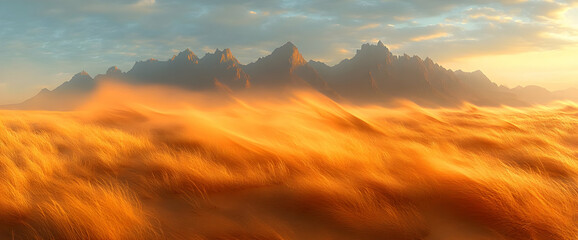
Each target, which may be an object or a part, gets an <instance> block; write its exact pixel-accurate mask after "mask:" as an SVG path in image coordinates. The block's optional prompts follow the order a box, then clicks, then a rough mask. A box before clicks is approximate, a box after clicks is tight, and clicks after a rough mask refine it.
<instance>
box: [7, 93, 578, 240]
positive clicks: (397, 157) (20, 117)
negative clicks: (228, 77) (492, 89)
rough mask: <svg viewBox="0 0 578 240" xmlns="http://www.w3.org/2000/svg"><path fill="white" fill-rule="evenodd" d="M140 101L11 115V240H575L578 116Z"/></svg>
mask: <svg viewBox="0 0 578 240" xmlns="http://www.w3.org/2000/svg"><path fill="white" fill-rule="evenodd" d="M146 96H147V97H150V96H149V95H146ZM107 97H109V96H107ZM122 97H126V95H123V96H122ZM132 97H134V96H132ZM129 99H131V100H127V101H124V102H123V103H122V104H114V105H107V107H106V108H104V107H102V105H93V106H90V107H89V108H85V109H83V110H81V111H76V112H32V111H0V238H2V239H11V238H14V239H432V240H433V239H524V240H527V239H544V240H546V239H548V240H549V239H568V240H574V239H576V238H577V237H578V161H577V158H578V137H577V136H578V135H576V134H577V133H578V106H576V105H574V104H572V103H558V104H555V105H552V106H549V107H533V108H523V109H514V108H478V107H476V106H471V105H464V106H463V107H462V108H460V109H425V108H421V107H418V106H415V105H412V104H410V103H403V104H402V106H400V107H396V108H381V107H365V108H359V107H348V106H340V105H337V104H335V103H333V102H331V101H329V100H327V99H325V98H323V97H320V96H316V95H311V94H309V93H303V92H299V93H295V96H294V97H293V98H291V100H290V101H280V100H277V101H274V102H271V101H266V100H255V99H252V100H251V99H244V100H240V99H235V98H232V99H229V100H228V101H223V102H222V103H219V104H215V103H212V105H211V106H208V107H202V106H204V105H203V104H198V102H195V101H192V102H191V104H179V105H178V106H175V105H170V104H168V103H167V102H162V103H155V101H153V100H150V99H149V100H150V101H132V100H133V98H129ZM153 99H155V100H158V99H159V98H158V96H156V97H153ZM192 100H194V99H192ZM95 101H98V99H97V100H95ZM114 101H115V100H110V102H114ZM171 101H172V100H171ZM110 102H109V103H107V104H110ZM137 103H138V104H137Z"/></svg>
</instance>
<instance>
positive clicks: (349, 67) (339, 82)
mask: <svg viewBox="0 0 578 240" xmlns="http://www.w3.org/2000/svg"><path fill="white" fill-rule="evenodd" d="M105 80H114V81H121V82H124V83H130V84H135V85H147V84H154V85H167V86H172V87H178V88H183V89H189V90H202V91H207V90H209V91H215V90H216V91H222V90H226V91H227V92H229V91H252V89H266V90H271V91H279V92H281V91H285V90H287V89H295V88H305V89H314V90H316V91H319V92H321V93H323V94H325V95H327V96H329V97H331V98H333V99H335V100H337V101H346V102H350V103H357V104H384V103H386V102H388V101H390V100H392V99H409V100H412V101H414V102H416V103H418V104H421V105H426V106H457V105H459V104H461V103H462V102H465V101H467V102H472V103H474V104H477V105H490V106H497V105H510V106H525V105H530V104H544V103H548V102H550V101H553V100H561V99H570V100H574V101H578V90H577V89H568V90H565V91H557V92H550V91H548V90H546V89H544V88H541V87H538V86H527V87H516V88H513V89H510V88H507V87H504V86H498V85H497V84H495V83H493V82H492V81H490V79H488V78H487V77H486V76H485V75H484V74H483V73H482V72H481V71H475V72H463V71H461V70H457V71H452V70H449V69H445V68H443V67H442V66H440V65H438V64H436V63H435V62H433V60H431V59H430V58H426V59H425V60H422V59H421V58H420V57H418V56H411V57H410V56H408V55H405V54H404V55H402V56H396V55H393V54H392V53H391V52H390V51H389V49H388V48H387V47H386V46H385V45H384V44H383V43H382V42H381V41H379V42H378V43H377V44H376V45H372V44H363V45H362V46H361V49H360V50H357V53H356V54H355V56H353V57H352V58H351V59H345V60H343V61H341V62H340V63H339V64H337V65H335V66H328V65H326V64H325V63H322V62H317V61H312V60H311V61H309V62H307V61H306V60H305V59H304V58H303V56H302V55H301V53H299V50H298V49H297V47H296V46H295V45H293V43H291V42H287V43H286V44H284V45H283V46H281V47H279V48H277V49H275V50H273V52H272V53H271V54H270V55H268V56H265V57H262V58H259V59H258V60H257V61H255V62H254V63H250V64H248V65H242V64H240V63H239V61H238V60H237V59H236V58H235V57H234V56H233V54H232V53H231V51H230V49H225V50H219V49H217V50H215V52H213V53H206V54H205V56H203V57H202V58H199V57H197V56H196V55H195V54H194V53H193V52H192V51H191V50H189V49H186V50H184V51H182V52H180V53H179V54H177V55H175V56H173V57H172V58H171V59H169V60H167V61H159V60H156V59H149V60H147V61H139V62H136V63H135V64H134V66H133V67H132V69H130V70H129V71H128V72H126V73H123V72H122V71H121V70H120V69H118V68H117V67H111V68H109V69H108V71H107V72H106V74H103V75H97V76H96V77H95V78H94V79H93V78H91V77H90V76H89V75H88V74H87V73H86V72H84V71H83V72H81V73H78V74H76V75H75V76H74V77H73V78H72V79H70V81H67V82H65V83H63V84H62V85H60V86H59V87H57V88H55V89H54V90H52V91H50V90H48V89H42V91H40V92H39V93H38V94H37V95H36V96H34V97H32V98H31V99H28V100H26V101H24V102H23V103H20V104H14V105H9V106H4V107H3V108H13V109H47V110H67V109H73V108H74V107H76V106H78V105H80V104H82V103H83V102H84V101H86V100H87V99H88V97H89V96H90V94H91V93H92V92H94V90H95V89H96V87H97V86H98V83H99V82H102V81H105Z"/></svg>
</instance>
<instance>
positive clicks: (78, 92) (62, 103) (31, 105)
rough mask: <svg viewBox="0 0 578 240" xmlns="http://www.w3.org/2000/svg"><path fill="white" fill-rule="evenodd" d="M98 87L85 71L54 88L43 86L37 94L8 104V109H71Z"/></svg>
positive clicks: (86, 98)
mask: <svg viewBox="0 0 578 240" xmlns="http://www.w3.org/2000/svg"><path fill="white" fill-rule="evenodd" d="M95 87H96V81H95V80H94V79H93V78H92V77H91V76H90V75H88V73H86V72H85V71H82V72H79V73H77V74H76V75H74V76H73V77H72V78H71V79H70V80H69V81H67V82H64V83H63V84H62V85H60V86H58V87H57V88H55V89H54V90H52V91H50V90H48V89H46V88H43V89H42V90H41V91H40V92H39V93H38V94H36V96H34V97H32V98H30V99H28V100H26V101H24V102H22V103H20V104H14V105H6V106H5V107H4V108H8V109H23V110H28V109H30V110H36V109H41V110H69V109H73V108H75V107H77V106H79V105H81V104H82V103H84V102H85V101H86V100H88V98H89V97H90V95H91V93H92V92H93V90H94V89H95Z"/></svg>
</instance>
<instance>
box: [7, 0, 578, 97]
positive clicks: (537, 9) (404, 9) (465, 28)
mask: <svg viewBox="0 0 578 240" xmlns="http://www.w3.org/2000/svg"><path fill="white" fill-rule="evenodd" d="M379 40H381V41H382V42H383V43H384V44H385V45H386V46H387V47H388V48H389V49H390V50H391V51H392V52H393V53H394V54H397V55H401V54H405V53H406V54H408V55H418V56H420V57H422V58H425V57H430V58H432V59H433V60H434V61H436V62H438V63H440V64H441V65H442V66H444V67H446V68H450V69H453V70H457V69H462V70H464V71H475V70H482V71H483V72H484V73H485V74H486V75H487V76H488V77H489V78H490V79H491V80H492V81H494V82H496V83H498V84H503V85H505V86H508V87H515V86H517V85H523V86H525V85H540V86H543V87H546V88H547V89H550V90H560V89H566V88H570V87H575V88H578V61H576V59H577V58H576V56H578V0H549V1H547V0H544V1H535V0H498V1H490V0H447V1H441V0H403V1H401V0H381V1H378V0H374V1H372V0H319V1H306V0H294V1H287V0H249V1H238V0H195V1H188V0H82V1H80V0H0V104H8V103H16V102H20V101H22V100H24V99H27V98H29V97H31V96H33V95H35V94H36V93H37V92H38V91H40V90H41V89H42V88H48V89H53V88H55V87H57V86H58V85H60V84H61V83H63V82H65V81H67V80H69V79H70V78H71V77H72V76H73V75H74V74H75V73H77V72H80V71H82V70H85V71H87V72H88V73H89V74H90V75H91V76H95V75H97V74H100V73H105V72H106V70H107V69H108V67H110V66H118V67H119V68H120V69H121V70H123V71H128V70H130V68H131V67H132V65H133V64H134V62H136V61H141V60H146V59H150V58H156V59H159V60H166V59H169V58H171V57H172V56H173V55H174V54H176V53H178V52H179V51H182V50H184V49H186V48H190V49H191V50H192V51H193V52H194V53H195V54H196V55H198V56H199V57H202V56H204V54H205V53H206V52H213V51H214V50H215V49H216V48H220V49H223V48H230V49H231V51H232V53H233V55H235V56H236V57H237V59H238V60H239V61H240V62H241V63H242V64H248V63H250V62H253V61H255V60H257V59H258V58H259V57H263V56H266V55H268V54H269V53H270V52H271V51H272V50H274V49H275V48H277V47H279V46H281V45H283V44H284V43H285V42H287V41H291V42H293V43H294V44H295V45H296V46H297V47H298V48H299V51H300V52H301V54H302V55H303V56H304V57H305V58H306V59H307V60H309V59H313V60H318V61H323V62H326V63H327V64H329V65H334V64H337V63H339V62H340V61H341V60H343V59H345V58H351V57H353V55H354V54H355V51H356V50H357V49H359V48H360V47H361V44H363V43H374V44H375V43H376V42H377V41H379Z"/></svg>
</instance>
